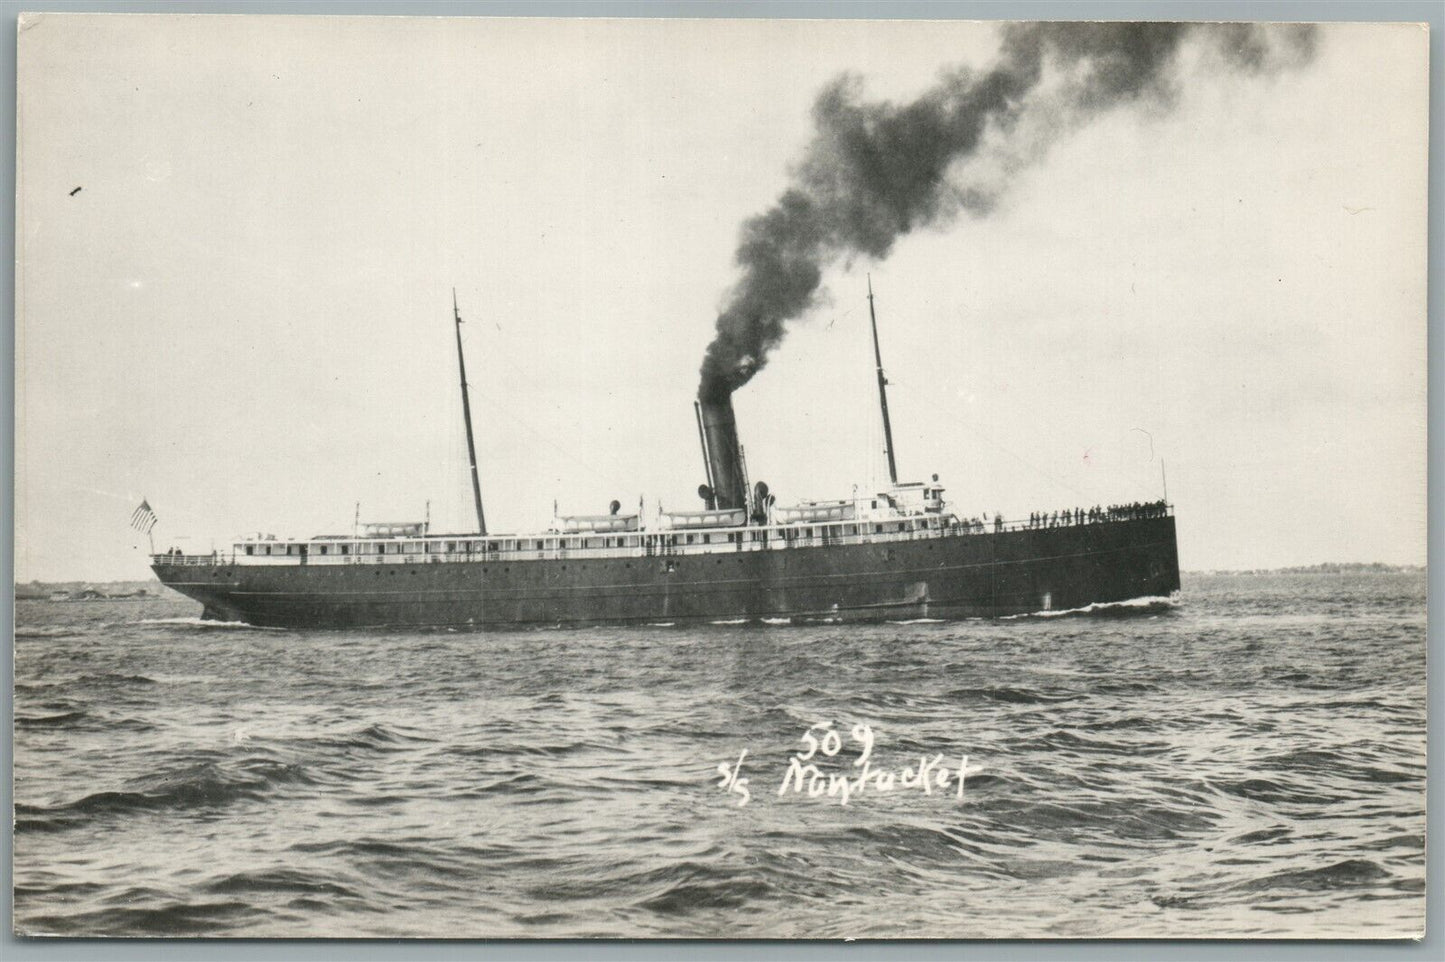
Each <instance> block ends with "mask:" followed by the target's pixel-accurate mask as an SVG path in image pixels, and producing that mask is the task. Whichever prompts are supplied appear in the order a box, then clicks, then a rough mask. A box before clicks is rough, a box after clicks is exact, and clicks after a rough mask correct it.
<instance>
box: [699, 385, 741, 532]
mask: <svg viewBox="0 0 1445 962" xmlns="http://www.w3.org/2000/svg"><path fill="white" fill-rule="evenodd" d="M697 413H698V419H699V421H700V423H701V425H702V434H703V456H704V457H705V458H706V459H707V465H706V466H707V473H708V478H709V480H710V481H711V482H712V489H713V495H714V497H715V499H716V503H717V507H718V508H723V509H732V508H745V507H747V503H748V488H747V481H746V480H745V479H744V478H743V463H742V454H741V451H740V450H739V445H738V422H737V417H736V416H735V415H734V414H733V402H732V398H731V397H728V396H727V395H723V396H722V397H720V398H717V397H714V398H705V397H699V398H698V399H697Z"/></svg>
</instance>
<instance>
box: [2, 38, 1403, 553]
mask: <svg viewBox="0 0 1445 962" xmlns="http://www.w3.org/2000/svg"><path fill="white" fill-rule="evenodd" d="M999 45H1000V31H999V28H998V26H997V25H993V24H980V23H964V22H958V23H924V22H879V23H868V22H860V21H839V22H826V21H807V22H801V21H795V22H779V21H716V20H712V21H699V20H690V21H638V20H628V21H607V20H554V21H545V20H499V19H476V20H460V19H428V18H415V19H408V18H385V19H366V18H346V19H342V18H318V17H309V18H299V17H298V18H281V17H261V16H232V17H198V16H126V15H103V16H86V15H58V14H44V15H38V16H34V17H28V18H26V19H25V20H24V22H23V24H22V30H21V34H20V37H19V62H18V63H19V107H18V123H19V152H18V161H17V165H18V166H17V182H18V196H17V218H18V224H17V257H18V264H17V275H16V276H17V285H16V296H17V334H16V392H17V398H16V415H15V416H16V447H17V450H16V505H15V528H16V550H15V562H16V578H17V580H18V581H27V580H31V579H42V580H72V579H90V580H100V579H122V578H143V577H147V576H148V571H147V567H146V559H145V550H146V547H147V545H146V542H145V539H144V538H143V537H139V536H137V534H136V533H135V532H134V531H132V530H131V529H130V528H129V527H128V526H127V522H128V520H129V519H130V516H131V513H132V511H133V509H134V508H135V507H136V505H137V504H139V502H140V500H141V498H143V497H144V498H146V499H147V500H148V502H149V503H150V504H151V505H152V506H153V508H154V509H155V512H156V514H157V515H158V517H159V519H160V520H159V522H158V524H157V526H156V528H155V532H154V535H155V538H156V546H157V548H158V549H159V548H164V547H169V546H171V545H177V546H180V547H183V548H185V549H186V550H191V551H209V550H211V548H212V547H213V546H217V547H219V546H223V545H226V544H228V543H229V542H230V541H231V540H232V539H233V538H234V537H236V536H238V535H242V534H245V533H255V532H268V533H275V534H278V535H282V536H286V535H296V536H308V535H313V534H320V533H338V532H347V531H350V529H351V525H352V521H353V518H354V517H355V516H356V515H357V513H358V508H357V505H358V504H359V505H360V508H359V516H360V518H361V520H362V521H407V520H420V519H421V518H422V517H424V516H426V515H427V513H428V512H429V513H430V518H431V520H432V522H433V528H434V530H435V529H439V528H447V529H452V530H467V529H468V526H469V525H470V524H472V520H473V519H472V507H471V491H470V482H469V480H468V476H467V461H466V449H465V440H464V434H463V429H462V417H461V400H460V392H459V388H458V384H457V372H456V357H455V341H454V334H453V327H452V294H453V289H455V291H456V297H457V300H458V303H459V305H460V309H461V313H462V316H463V319H464V322H465V323H464V326H463V333H464V339H465V343H466V351H467V366H468V375H469V381H470V383H471V387H472V410H473V422H474V425H475V428H476V434H477V446H478V458H479V462H480V474H481V486H482V494H483V498H484V501H485V502H486V510H487V520H488V525H489V527H490V528H491V529H492V530H493V531H518V530H523V531H525V530H536V529H539V528H542V527H545V526H546V525H547V524H549V523H550V521H551V518H552V516H553V510H554V508H553V505H554V502H555V504H556V505H557V508H558V510H560V511H561V513H563V514H569V513H570V514H586V513H599V512H602V511H605V510H606V507H607V504H608V502H610V501H611V500H612V499H614V498H616V499H617V500H619V501H621V502H622V503H623V504H624V505H627V506H629V507H630V506H632V505H634V504H636V503H637V501H638V499H639V498H645V503H646V505H647V510H648V511H649V512H651V511H653V510H655V506H656V505H657V504H658V503H661V504H662V505H663V506H664V507H665V508H669V509H671V508H688V507H693V506H695V505H697V503H698V501H697V497H696V494H695V490H696V487H697V485H698V484H699V483H700V482H701V481H703V480H704V479H703V468H702V463H701V458H700V455H699V452H698V442H697V429H696V425H695V423H694V421H693V412H692V398H693V396H694V394H695V393H696V391H697V386H698V369H699V365H700V363H701V360H702V356H703V352H704V349H705V348H706V346H707V345H708V343H709V341H710V339H711V337H712V333H713V325H714V321H715V320H716V318H717V316H718V312H719V310H720V309H721V308H722V307H723V305H724V304H725V303H726V299H727V296H728V294H729V292H730V290H731V289H732V287H733V285H734V284H735V283H736V282H737V279H738V268H737V266H736V262H735V251H736V248H737V245H738V240H739V229H740V227H741V225H742V224H743V223H744V222H746V221H747V220H748V219H749V218H751V217H753V216H755V215H757V214H759V213H760V212H763V211H765V210H767V209H768V208H769V207H770V206H771V205H772V204H773V203H774V202H775V201H776V200H777V198H778V197H779V195H780V194H781V193H782V192H783V191H784V190H785V189H786V188H787V186H788V185H789V183H790V182H791V180H792V178H793V176H794V173H795V172H796V170H797V167H798V165H799V163H800V161H801V158H802V157H803V156H804V154H805V151H806V149H807V147H808V145H809V143H810V141H811V139H812V137H813V120H812V108H813V104H814V101H815V100H816V98H817V97H818V95H819V92H820V91H821V90H823V89H824V88H825V87H826V86H827V85H828V84H829V83H830V82H832V81H833V80H834V79H835V78H837V77H838V76H839V75H840V74H843V73H845V72H848V73H851V74H854V75H856V77H857V78H858V82H859V83H860V84H861V85H862V86H861V89H862V90H863V92H864V95H865V96H866V97H867V98H869V99H872V100H891V101H896V102H904V101H908V100H911V99H912V98H915V97H918V96H919V95H920V94H921V93H923V92H924V91H926V90H928V89H929V88H931V87H932V86H933V85H934V84H935V83H937V81H938V78H939V77H940V75H941V74H942V72H944V71H949V70H955V69H957V68H959V67H968V68H971V69H974V70H984V69H987V68H988V66H989V65H990V64H991V63H993V62H994V61H995V59H996V58H997V57H998V56H999ZM1426 84H1427V73H1426V37H1425V34H1424V31H1423V30H1422V29H1420V28H1417V27H1414V26H1411V25H1404V24H1393V25H1357V24H1332V25H1326V26H1324V27H1322V28H1321V31H1320V33H1319V35H1318V42H1317V48H1316V50H1315V53H1314V56H1313V58H1312V59H1311V60H1309V62H1307V63H1305V64H1303V65H1302V66H1298V67H1295V68H1293V69H1288V70H1282V71H1279V72H1276V73H1270V74H1264V75H1260V74H1254V73H1250V72H1248V71H1241V70H1238V69H1233V68H1230V67H1229V66H1228V65H1227V64H1222V63H1220V62H1218V60H1217V58H1211V57H1210V55H1209V53H1208V51H1207V50H1204V49H1202V48H1201V49H1193V48H1186V49H1185V50H1184V51H1183V52H1182V54H1181V62H1180V66H1179V74H1178V77H1177V84H1176V89H1175V90H1174V96H1173V97H1172V98H1171V99H1170V100H1169V102H1167V103H1165V102H1149V103H1144V104H1139V105H1132V106H1124V107H1120V108H1118V109H1114V110H1109V111H1105V112H1103V113H1101V114H1099V115H1098V116H1096V117H1094V118H1092V119H1091V120H1090V121H1089V122H1088V123H1086V124H1083V125H1080V126H1078V127H1076V128H1071V129H1069V130H1067V131H1063V132H1061V133H1060V134H1059V135H1058V136H1057V137H1056V138H1054V139H1053V140H1052V142H1051V145H1050V146H1049V147H1048V149H1047V150H1046V151H1043V152H1041V153H1039V154H1038V155H1037V156H1035V157H1033V159H1032V160H1031V161H1030V162H1028V163H1010V162H1009V160H1008V158H1009V156H1010V155H1009V154H1008V152H1007V151H1006V150H1001V151H1000V152H999V153H998V154H997V155H996V157H995V161H996V164H997V170H995V171H993V172H992V176H994V177H995V178H996V179H997V180H998V182H999V183H1000V184H1001V185H1002V189H1001V190H1000V191H999V192H998V195H997V198H996V203H995V204H994V206H993V207H992V209H991V210H990V211H988V212H987V213H986V214H974V213H968V212H962V213H960V214H959V216H957V217H952V218H942V219H940V220H939V221H938V222H935V223H932V224H929V225H927V226H924V227H922V228H920V229H918V230H914V231H912V232H910V233H908V234H906V235H905V236H902V237H901V238H899V239H898V241H897V242H896V243H895V244H894V245H893V247H892V249H891V251H890V252H889V254H888V256H887V257H886V258H883V259H874V258H870V257H867V256H863V255H857V256H853V257H842V258H839V259H836V260H833V261H830V262H829V263H827V264H826V265H825V270H824V274H823V279H822V285H821V288H820V293H819V295H818V297H817V300H816V302H815V303H814V304H813V306H812V307H811V308H810V309H809V310H807V311H805V312H804V313H803V314H802V316H800V317H799V318H798V319H796V320H795V321H794V322H792V323H791V325H790V327H789V330H788V333H787V336H786V337H785V339H784V340H783V342H782V343H781V345H780V346H779V347H778V348H777V349H776V351H775V352H774V353H773V354H772V356H771V359H770V361H769V363H768V365H767V367H766V368H765V369H764V370H763V371H761V372H760V373H759V374H758V375H757V376H756V377H755V378H754V379H753V380H752V381H751V382H749V383H748V384H747V385H746V386H744V387H743V388H742V389H741V390H739V391H738V392H737V394H736V395H735V396H734V403H735V406H736V409H737V415H738V422H739V431H740V436H741V439H742V443H743V445H744V446H745V449H746V457H747V462H748V469H749V472H750V474H751V477H752V479H753V480H759V479H763V480H766V481H767V482H768V484H769V486H770V488H771V489H772V490H773V491H774V492H775V493H776V494H777V496H778V499H779V501H780V502H782V503H790V502H793V501H796V500H800V499H804V498H826V497H841V496H847V495H849V494H850V493H851V492H852V491H854V490H855V485H856V486H857V489H858V490H870V489H873V488H875V487H876V486H877V485H878V484H879V483H880V480H884V479H886V470H885V467H884V461H883V457H882V446H881V441H880V436H881V430H880V426H879V417H878V413H877V402H876V390H875V381H874V373H873V367H872V354H871V352H872V346H871V343H870V341H869V334H868V302H867V299H866V295H867V283H868V279H869V277H871V281H872V285H873V289H874V292H875V294H876V307H877V313H878V323H879V329H880V339H881V346H882V351H883V357H884V365H885V367H886V369H887V373H888V378H889V381H890V386H889V405H890V409H891V413H892V419H893V432H894V438H895V445H894V446H895V449H896V454H897V461H898V467H899V472H900V475H902V478H903V479H904V480H922V479H924V478H926V477H929V476H931V475H932V474H934V473H937V474H938V475H939V476H940V478H941V479H942V481H943V483H944V484H945V485H946V487H947V489H948V496H949V497H950V498H951V499H952V500H953V502H954V507H955V510H957V511H958V512H959V513H960V514H963V515H966V516H968V515H978V514H982V513H985V512H987V513H988V514H989V515H990V516H992V515H993V513H994V512H1002V513H1003V514H1004V515H1005V517H1021V516H1027V514H1028V513H1029V512H1030V511H1033V510H1055V509H1058V508H1063V507H1073V506H1080V505H1092V504H1110V503H1118V502H1128V501H1134V500H1153V499H1155V498H1158V497H1161V496H1163V494H1164V491H1165V486H1166V484H1167V494H1168V498H1169V500H1170V502H1171V503H1173V504H1174V505H1175V507H1176V510H1177V512H1178V531H1179V554H1180V564H1181V566H1182V567H1184V568H1186V569H1191V570H1198V569H1218V568H1260V567H1277V566H1288V565H1306V564H1315V563H1320V562H1329V561H1341V562H1347V561H1363V562H1370V561H1382V562H1388V563H1403V564H1423V563H1424V561H1425V556H1426V527H1425V518H1426V516H1425V511H1426V502H1425V493H1426V489H1425V479H1426V466H1425V458H1426V394H1425V392H1426V368H1425V364H1426V356H1425V331H1426V327H1425V293H1426V290H1425V279H1426V260H1425V238H1426V206H1425V191H1426V176H1427V159H1426V111H1427V86H1426ZM996 133H997V132H996ZM1000 143H1003V141H1000ZM1000 158H1001V159H1000ZM957 173H958V175H959V176H960V177H964V176H972V175H975V174H977V173H978V171H974V170H961V171H958V172H957ZM984 173H988V172H987V171H985V172H984ZM75 188H80V189H79V190H78V191H76V190H75Z"/></svg>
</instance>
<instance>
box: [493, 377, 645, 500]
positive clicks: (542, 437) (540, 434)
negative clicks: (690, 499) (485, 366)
mask: <svg viewBox="0 0 1445 962" xmlns="http://www.w3.org/2000/svg"><path fill="white" fill-rule="evenodd" d="M472 390H474V391H476V392H477V393H478V394H480V395H481V396H482V397H484V398H486V399H487V401H489V402H491V410H493V411H497V412H500V413H502V414H505V415H506V416H507V417H509V418H511V419H512V420H513V421H515V422H517V423H518V424H519V425H521V426H522V427H523V428H525V429H526V430H527V431H528V433H530V434H532V435H533V436H535V437H536V438H537V439H538V440H539V441H541V442H542V443H543V444H545V445H546V446H547V447H549V448H551V449H553V450H554V451H556V452H558V453H559V454H561V455H562V456H563V457H564V458H566V459H567V460H568V461H571V462H572V463H573V464H576V465H578V466H579V467H582V468H585V469H586V470H588V471H590V472H592V473H593V474H596V475H599V476H601V477H602V479H603V480H605V481H613V482H617V483H618V484H619V485H620V486H622V487H626V486H627V485H629V484H632V483H633V482H632V481H628V480H627V479H625V478H624V477H623V476H622V474H620V473H619V474H614V473H613V472H614V471H620V470H621V469H622V465H621V463H620V462H615V461H614V462H612V467H611V468H610V469H605V468H603V467H601V466H600V465H598V464H596V463H593V462H589V461H586V460H584V459H582V458H579V457H578V456H577V455H576V454H575V453H573V452H572V451H569V450H568V449H567V448H564V447H563V446H562V445H560V444H558V443H557V442H556V441H553V440H552V439H551V438H550V437H548V436H547V434H546V433H545V432H544V431H542V429H541V428H538V427H536V426H535V425H533V424H531V423H530V422H528V421H527V420H526V419H524V418H522V417H521V416H519V415H517V414H514V413H512V412H511V411H510V410H508V409H507V407H506V406H505V405H502V404H499V403H497V402H498V398H497V397H496V396H495V395H493V394H491V393H489V392H487V391H483V390H479V389H478V388H476V387H475V386H473V387H472Z"/></svg>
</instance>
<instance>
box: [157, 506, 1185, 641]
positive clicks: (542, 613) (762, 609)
mask: <svg viewBox="0 0 1445 962" xmlns="http://www.w3.org/2000/svg"><path fill="white" fill-rule="evenodd" d="M153 568H154V570H155V572H156V574H157V576H158V577H159V578H160V580H161V581H162V582H163V583H164V584H166V585H168V586H170V587H172V588H174V589H176V590H177V591H180V592H181V593H183V594H185V595H188V596H190V597H191V598H194V599H196V600H197V601H199V602H201V604H202V605H204V607H205V614H204V616H205V617H206V618H209V619H214V620H219V621H239V622H245V623H247V624H252V625H261V626H271V627H289V628H347V627H370V626H416V627H422V626H452V627H463V626H471V627H508V626H524V625H541V624H546V625H551V624H593V623H660V622H670V623H696V622H717V621H737V620H762V619H779V618H794V619H838V620H843V621H877V620H886V619H901V618H970V617H998V616H1003V615H1014V614H1024V613H1031V612H1037V611H1045V610H1054V611H1060V610H1067V609H1076V608H1082V607H1085V606H1087V605H1090V604H1102V603H1109V602H1120V601H1128V600H1132V599H1136V598H1142V597H1155V596H1164V597H1167V596H1169V595H1171V594H1172V593H1173V592H1175V591H1177V590H1178V589H1179V561H1178V549H1177V542H1176V537H1175V527H1174V518H1173V517H1171V516H1166V517H1158V518H1147V519H1139V520H1132V521H1118V522H1110V523H1107V524H1087V525H1079V526H1070V527H1053V528H1035V529H1025V530H1015V531H1002V532H998V533H992V532H990V533H980V534H968V535H951V536H946V537H935V538H925V539H919V540H908V541H891V542H887V541H884V542H876V543H866V544H851V545H838V544H833V545H820V546H816V547H790V548H785V549H772V550H761V551H743V550H739V551H736V552H733V551H726V552H713V553H697V554H675V555H653V556H642V555H638V556H634V557H626V558H621V557H610V558H568V559H565V560H562V559H548V560H520V559H519V560H512V561H487V562H481V561H466V562H442V563H435V564H348V565H317V564H313V565H310V566H307V565H300V566H297V565H229V564H227V563H226V562H225V561H224V560H222V561H220V562H218V563H217V564H214V565H205V566H195V565H179V564H177V565H172V564H167V563H164V562H161V563H157V564H155V565H154V566H153Z"/></svg>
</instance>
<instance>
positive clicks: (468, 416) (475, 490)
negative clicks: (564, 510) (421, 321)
mask: <svg viewBox="0 0 1445 962" xmlns="http://www.w3.org/2000/svg"><path fill="white" fill-rule="evenodd" d="M452 316H453V317H455V318H456V321H457V370H458V372H459V373H460V374H461V378H462V420H463V421H464V422H466V425H467V459H468V460H469V461H470V462H471V466H472V497H473V498H474V499H475V500H476V502H477V533H478V534H486V533H487V518H486V515H484V514H482V483H481V481H479V480H477V446H476V444H475V442H473V441H472V402H471V399H470V398H469V397H468V396H467V361H466V358H464V357H463V356H462V312H461V311H460V310H458V309H457V289H456V288H455V287H453V288H452Z"/></svg>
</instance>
